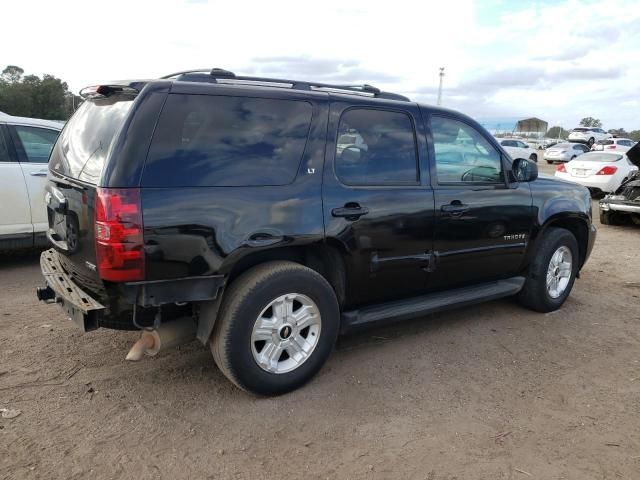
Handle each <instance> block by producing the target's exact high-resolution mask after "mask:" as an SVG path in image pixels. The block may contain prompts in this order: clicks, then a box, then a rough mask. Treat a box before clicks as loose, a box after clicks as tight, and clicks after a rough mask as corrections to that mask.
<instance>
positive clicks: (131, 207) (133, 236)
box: [95, 188, 144, 282]
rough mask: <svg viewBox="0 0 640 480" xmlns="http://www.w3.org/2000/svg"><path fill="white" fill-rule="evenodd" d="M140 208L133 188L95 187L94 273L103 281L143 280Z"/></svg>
mask: <svg viewBox="0 0 640 480" xmlns="http://www.w3.org/2000/svg"><path fill="white" fill-rule="evenodd" d="M142 228H143V224H142V206H141V202H140V190H139V189H137V188H98V189H97V191H96V212H95V236H96V261H97V264H98V274H99V275H100V278H102V279H103V280H109V281H111V282H129V281H136V280H144V251H143V241H142Z"/></svg>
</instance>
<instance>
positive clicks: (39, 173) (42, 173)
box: [29, 170, 47, 177]
mask: <svg viewBox="0 0 640 480" xmlns="http://www.w3.org/2000/svg"><path fill="white" fill-rule="evenodd" d="M29 175H31V176H32V177H46V176H47V171H46V170H39V171H37V172H30V173H29Z"/></svg>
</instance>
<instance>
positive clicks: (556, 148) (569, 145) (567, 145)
mask: <svg viewBox="0 0 640 480" xmlns="http://www.w3.org/2000/svg"><path fill="white" fill-rule="evenodd" d="M571 146H572V145H571V144H570V143H556V144H555V145H554V146H553V150H558V149H560V148H571Z"/></svg>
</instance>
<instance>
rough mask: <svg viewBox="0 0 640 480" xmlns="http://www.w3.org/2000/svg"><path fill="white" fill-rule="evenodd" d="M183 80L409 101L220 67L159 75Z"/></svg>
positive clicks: (368, 88) (368, 89)
mask: <svg viewBox="0 0 640 480" xmlns="http://www.w3.org/2000/svg"><path fill="white" fill-rule="evenodd" d="M174 77H175V79H176V80H180V81H184V82H208V83H219V84H231V85H253V86H258V87H276V88H291V89H294V90H310V91H317V92H328V93H342V94H347V95H360V96H365V97H374V98H384V99H387V100H400V101H405V102H409V101H410V100H409V98H408V97H405V96H404V95H399V94H397V93H391V92H383V91H381V90H380V89H379V88H376V87H374V86H373V85H369V84H367V83H365V84H363V85H335V84H329V83H318V82H304V81H300V80H285V79H280V78H266V77H250V76H239V75H236V74H235V73H233V72H230V71H229V70H224V69H222V68H213V69H206V68H197V69H193V70H183V71H181V72H176V73H172V74H170V75H165V76H164V77H161V78H162V79H169V78H174Z"/></svg>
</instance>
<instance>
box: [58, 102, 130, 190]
mask: <svg viewBox="0 0 640 480" xmlns="http://www.w3.org/2000/svg"><path fill="white" fill-rule="evenodd" d="M133 98H134V97H131V96H125V95H113V96H110V97H107V98H101V99H92V100H86V101H85V102H84V103H83V104H82V105H81V106H80V108H79V109H78V110H77V111H76V113H75V114H74V115H73V117H71V120H69V122H67V125H66V126H65V127H64V130H62V133H61V134H60V138H59V140H58V141H57V142H56V144H55V146H54V147H53V152H52V153H51V160H50V162H49V168H50V169H51V170H53V171H54V172H57V173H61V174H62V175H65V176H67V177H71V178H77V179H79V180H82V181H83V182H87V183H92V184H97V183H98V180H99V178H100V174H101V173H102V167H103V166H104V162H105V160H106V159H107V155H108V154H109V150H110V149H111V145H112V144H113V142H114V140H115V138H116V136H117V134H118V133H119V132H120V129H121V128H122V126H123V125H124V122H125V120H126V117H127V115H128V113H129V110H130V109H131V104H132V103H133Z"/></svg>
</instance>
